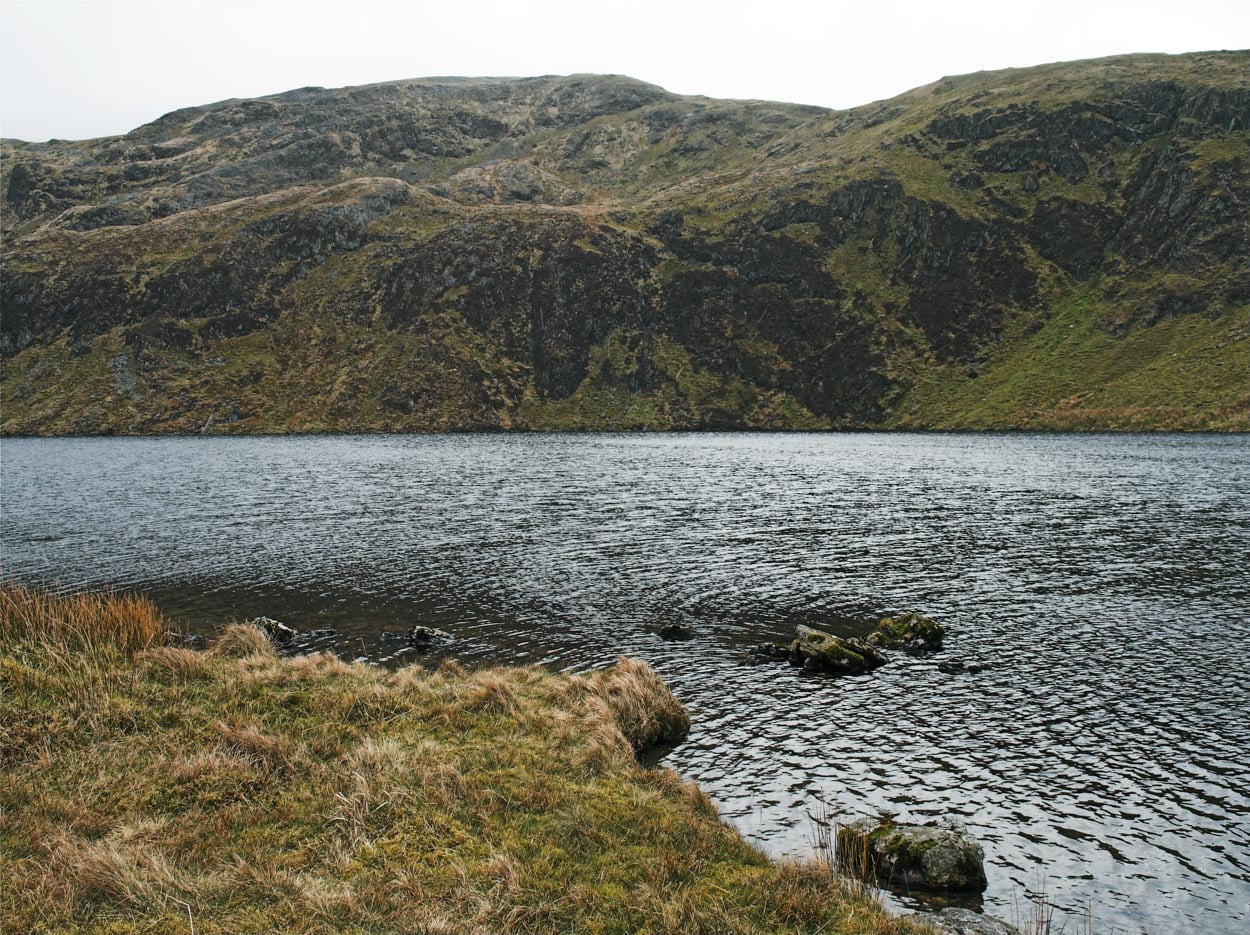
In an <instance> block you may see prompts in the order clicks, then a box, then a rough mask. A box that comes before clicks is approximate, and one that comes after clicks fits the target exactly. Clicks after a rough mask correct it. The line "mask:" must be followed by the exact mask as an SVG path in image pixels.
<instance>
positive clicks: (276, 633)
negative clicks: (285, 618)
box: [247, 617, 297, 643]
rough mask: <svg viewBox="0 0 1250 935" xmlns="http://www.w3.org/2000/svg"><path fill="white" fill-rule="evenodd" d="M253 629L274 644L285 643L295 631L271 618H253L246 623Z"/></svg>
mask: <svg viewBox="0 0 1250 935" xmlns="http://www.w3.org/2000/svg"><path fill="white" fill-rule="evenodd" d="M247 622H248V623H250V624H251V625H252V626H254V627H258V628H259V629H260V630H261V631H263V632H264V634H265V636H267V637H269V638H270V639H271V640H273V641H274V642H275V643H285V642H287V641H288V640H290V639H291V638H292V637H294V636H295V635H296V632H297V631H296V629H295V628H294V627H292V626H289V625H287V624H285V623H283V622H282V621H281V620H274V619H273V618H272V617H253V618H252V619H251V620H249V621H247Z"/></svg>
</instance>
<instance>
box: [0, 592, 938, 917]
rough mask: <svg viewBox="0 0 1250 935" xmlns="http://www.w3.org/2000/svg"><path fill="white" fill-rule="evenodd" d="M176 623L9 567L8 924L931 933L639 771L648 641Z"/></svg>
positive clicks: (3, 844)
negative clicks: (507, 663) (353, 651)
mask: <svg viewBox="0 0 1250 935" xmlns="http://www.w3.org/2000/svg"><path fill="white" fill-rule="evenodd" d="M165 630H166V626H165V623H164V621H163V620H162V619H161V617H160V614H159V613H158V612H157V611H156V609H155V608H154V607H153V606H152V605H151V604H150V603H148V602H147V601H145V600H143V599H137V598H129V597H112V596H105V597H97V596H80V597H71V598H58V597H54V596H50V595H47V594H42V593H39V592H33V591H30V590H26V589H23V588H19V587H15V586H5V587H4V588H3V589H0V651H2V652H0V668H2V671H3V678H4V695H3V721H2V726H0V744H2V753H3V767H4V768H3V778H2V779H0V789H2V800H0V804H2V805H3V808H4V813H5V822H4V827H3V831H2V832H0V833H2V835H3V836H2V838H0V854H2V855H3V862H4V871H3V872H4V879H5V885H4V887H3V892H2V896H0V906H2V908H3V920H2V923H3V924H2V925H0V927H2V928H3V929H4V930H5V931H14V932H16V931H29V932H86V931H91V932H117V933H120V932H163V933H164V932H168V933H176V932H195V933H198V935H208V933H213V932H222V933H227V932H228V933H239V932H284V933H305V932H336V933H338V932H344V933H346V932H370V933H384V932H396V933H399V932H403V933H452V932H455V933H474V932H482V933H487V932H489V933H504V932H544V933H546V932H576V933H583V932H585V933H595V932H605V933H606V932H647V933H661V932H673V933H698V932H709V933H712V932H715V933H730V932H770V933H771V932H777V933H781V932H847V933H849V932H859V933H893V932H911V931H920V930H921V929H919V928H918V927H916V926H915V924H914V923H908V922H904V921H901V920H896V919H895V920H892V919H890V918H889V917H888V916H886V915H885V913H884V912H883V911H882V909H881V907H880V906H879V905H877V904H875V903H874V902H872V901H871V900H870V899H868V898H866V897H865V896H864V895H863V894H862V893H861V892H858V891H856V890H855V888H853V887H850V886H847V885H844V884H842V883H841V882H839V881H837V880H835V879H833V878H831V877H830V875H829V874H828V873H827V872H825V871H824V870H823V869H822V868H821V867H820V866H819V865H816V864H795V863H775V862H772V861H770V860H768V859H767V858H766V857H764V856H763V855H762V854H761V853H760V852H758V851H757V850H755V849H753V848H752V847H750V846H748V845H747V844H746V843H745V842H743V840H742V839H741V838H740V837H739V836H738V835H737V833H736V832H735V831H733V830H732V829H730V828H729V827H727V826H726V825H724V824H722V823H721V822H720V821H718V820H717V818H716V813H715V808H714V807H713V805H712V804H711V802H710V801H709V800H708V799H707V797H706V796H705V795H704V794H703V793H702V792H701V791H700V790H698V789H697V788H696V787H695V786H693V785H691V784H689V783H684V782H682V781H681V779H679V778H678V777H677V776H676V774H674V773H673V772H672V771H670V770H666V769H655V770H649V769H644V768H642V767H640V766H639V765H638V764H637V762H636V759H635V750H636V749H637V748H639V747H642V746H644V745H646V744H647V743H649V742H650V741H651V740H653V739H654V738H655V737H657V736H663V735H664V734H667V733H672V732H674V731H676V730H680V729H681V727H682V726H683V723H684V720H685V717H686V715H685V712H684V711H683V710H682V708H681V706H680V705H679V704H678V703H677V701H676V700H675V699H674V698H673V696H672V695H671V694H670V693H669V691H668V689H667V688H665V686H664V685H663V684H662V683H661V682H660V680H659V679H658V678H657V677H656V676H655V675H654V673H652V672H651V670H650V669H649V668H647V666H646V665H645V664H643V663H640V662H637V661H631V660H622V661H621V662H620V663H618V664H617V665H616V666H615V667H613V668H611V669H607V670H603V671H600V672H596V673H593V674H590V675H585V676H572V675H554V674H551V673H548V672H545V671H542V670H539V669H533V668H525V669H487V670H483V671H479V672H474V673H472V674H469V673H466V672H464V671H463V670H461V669H460V668H458V667H456V666H454V665H445V666H444V667H443V668H441V669H440V670H439V671H438V672H435V673H427V672H424V671H422V670H420V669H417V668H406V669H400V670H398V671H387V670H384V669H381V668H378V667H371V666H365V665H359V664H355V665H348V664H346V663H344V662H342V661H341V660H339V659H338V658H337V657H335V656H332V655H329V654H321V655H315V656H305V657H299V658H279V657H278V656H277V655H275V654H274V652H273V650H272V648H271V646H270V644H269V642H268V641H267V639H266V638H265V637H264V636H263V634H262V633H261V632H260V631H259V630H256V629H254V628H251V627H246V626H239V625H233V626H229V627H227V628H225V629H224V630H223V631H222V634H221V636H220V638H219V639H218V640H217V641H216V643H215V644H214V645H213V646H212V647H211V648H210V649H209V650H207V651H197V650H190V649H185V648H180V647H173V646H168V645H164V643H165V639H164V633H165Z"/></svg>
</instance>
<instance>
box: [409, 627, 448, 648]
mask: <svg viewBox="0 0 1250 935" xmlns="http://www.w3.org/2000/svg"><path fill="white" fill-rule="evenodd" d="M451 640H452V636H451V634H450V633H448V632H447V631H445V630H436V629H435V628H434V627H422V626H416V627H413V628H412V629H411V630H409V631H408V642H409V643H412V644H413V645H414V646H434V645H435V644H438V643H450V642H451Z"/></svg>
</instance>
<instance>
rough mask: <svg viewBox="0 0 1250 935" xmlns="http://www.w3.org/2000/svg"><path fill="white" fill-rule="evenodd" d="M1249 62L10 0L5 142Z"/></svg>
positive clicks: (571, 10)
mask: <svg viewBox="0 0 1250 935" xmlns="http://www.w3.org/2000/svg"><path fill="white" fill-rule="evenodd" d="M1248 46H1250V2H1247V0H1042V2H1034V0H856V2H848V0H826V2H823V3H821V2H811V0H762V2H761V0H751V2H747V0H632V2H630V0H436V2H432V3H427V2H422V0H412V2H406V3H405V2H378V0H336V2H326V0H302V2H266V0H252V2H248V3H238V2H218V3H208V2H198V0H185V2H182V0H164V2H161V0H147V2H143V0H139V2H117V0H83V2H62V0H3V2H2V3H0V135H3V136H6V137H17V138H19V139H27V140H43V139H48V138H49V137H60V138H62V139H81V138H86V137H95V136H104V135H109V134H115V133H124V132H126V131H128V130H131V129H133V128H134V127H136V126H139V125H140V124H143V123H146V122H148V121H150V120H153V119H155V118H156V117H159V116H160V115H161V114H163V113H166V112H168V111H170V110H174V109H176V108H179V107H185V106H189V105H192V104H206V103H210V102H212V101H217V100H222V99H224V98H229V97H256V96H259V95H263V94H273V93H276V92H279V91H285V90H288V89H290V88H295V87H301V86H304V85H322V86H325V87H339V86H342V85H350V84H367V83H370V82H375V81H391V80H397V79H401V78H415V77H421V76H427V75H542V74H568V73H571V72H605V73H615V74H626V75H632V76H633V77H635V78H641V79H643V80H644V81H651V82H654V83H655V84H659V85H662V86H663V87H666V88H668V89H669V90H670V91H675V92H678V93H682V94H706V95H709V96H712V97H739V98H763V99H771V100H782V101H795V102H800V103H808V104H822V105H825V106H828V107H852V106H855V105H857V104H864V103H867V102H869V101H872V100H877V99H880V98H884V97H890V96H892V95H894V94H898V93H900V92H902V91H905V90H907V89H908V88H912V87H915V86H917V85H921V84H927V83H928V82H930V81H934V80H936V79H937V78H939V77H941V76H943V75H952V74H962V73H965V72H970V71H978V70H981V69H987V68H1004V67H1011V66H1027V65H1036V64H1041V63H1043V62H1053V61H1066V60H1070V59H1077V58H1092V57H1097V56H1102V55H1114V54H1118V53H1124V52H1192V51H1199V50H1205V49H1238V48H1243V49H1244V48H1247V47H1248Z"/></svg>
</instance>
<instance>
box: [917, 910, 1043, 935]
mask: <svg viewBox="0 0 1250 935" xmlns="http://www.w3.org/2000/svg"><path fill="white" fill-rule="evenodd" d="M906 918H908V919H916V920H917V921H920V922H927V923H929V924H930V925H931V926H933V927H934V928H936V929H937V930H938V932H939V933H940V935H1021V933H1020V930H1019V929H1018V928H1016V927H1015V926H1014V925H1008V924H1007V923H1006V922H1004V921H1003V920H1002V919H996V918H995V917H994V916H987V915H982V914H981V913H979V912H973V911H972V910H971V909H943V910H942V911H941V912H933V913H929V912H914V913H912V914H911V915H909V916H906Z"/></svg>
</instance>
